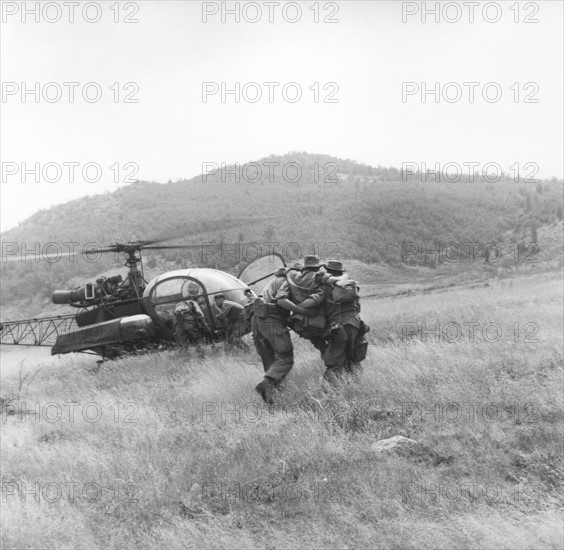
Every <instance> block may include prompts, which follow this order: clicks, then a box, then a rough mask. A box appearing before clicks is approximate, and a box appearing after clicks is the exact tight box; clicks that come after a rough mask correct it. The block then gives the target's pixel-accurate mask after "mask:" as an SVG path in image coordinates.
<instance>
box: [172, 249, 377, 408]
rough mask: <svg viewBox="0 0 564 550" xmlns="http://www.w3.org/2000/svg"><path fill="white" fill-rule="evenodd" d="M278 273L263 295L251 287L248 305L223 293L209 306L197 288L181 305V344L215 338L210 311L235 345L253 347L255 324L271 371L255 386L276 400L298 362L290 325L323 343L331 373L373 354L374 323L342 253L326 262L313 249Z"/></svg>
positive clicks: (177, 315) (348, 370)
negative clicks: (367, 318) (363, 310)
mask: <svg viewBox="0 0 564 550" xmlns="http://www.w3.org/2000/svg"><path fill="white" fill-rule="evenodd" d="M274 275H275V277H274V278H273V279H272V280H271V281H270V282H269V283H268V284H267V285H266V286H265V287H264V288H263V290H262V293H261V294H260V295H259V296H256V295H255V294H254V292H253V291H252V290H250V289H247V290H246V291H245V294H246V296H247V300H248V303H247V304H246V305H245V306H243V305H241V304H239V303H237V302H233V301H230V300H226V299H225V296H224V295H223V294H216V295H215V296H214V300H213V303H212V304H211V311H208V305H207V302H206V300H205V299H204V297H203V296H201V295H198V291H197V289H195V293H194V295H191V296H189V297H188V298H187V299H186V300H182V301H181V302H179V303H178V304H177V305H176V308H175V312H174V321H173V331H174V335H175V338H176V342H177V344H178V345H180V346H184V345H188V344H199V343H200V342H201V341H202V340H206V341H208V342H213V341H214V340H215V339H216V338H215V334H214V332H213V331H212V330H211V329H210V326H209V323H208V322H207V320H206V317H208V318H209V319H213V320H214V324H215V325H216V326H218V327H221V330H222V331H224V336H225V339H226V341H227V343H228V345H232V346H238V347H241V348H243V349H248V346H247V345H246V344H245V343H244V341H243V340H242V337H243V335H245V334H246V333H247V332H249V330H250V331H251V332H252V336H253V341H254V344H255V348H256V350H257V353H258V354H259V356H260V358H261V360H262V364H263V368H264V379H263V380H262V381H261V382H260V383H259V384H258V385H257V386H256V388H255V390H256V391H257V392H258V393H259V395H260V396H261V397H262V398H263V400H264V401H265V402H266V403H269V404H271V403H273V401H274V398H275V396H276V394H277V393H278V392H279V390H280V389H281V383H282V381H283V380H284V379H285V378H286V376H287V375H288V373H289V372H290V371H291V370H292V368H293V366H294V347H293V344H292V340H291V338H290V330H289V329H290V328H291V329H292V330H293V331H294V332H296V333H297V334H298V335H299V336H300V337H302V338H304V339H306V340H309V341H310V342H311V344H312V345H313V346H314V347H315V348H316V349H317V350H318V351H319V353H320V355H321V357H322V359H323V361H324V363H325V367H326V371H325V375H324V378H325V379H326V380H327V381H329V382H332V381H334V380H336V379H338V378H340V377H342V376H343V375H345V374H349V375H353V376H354V375H356V374H358V373H359V372H360V362H361V361H362V360H363V359H364V358H365V357H366V350H367V346H368V344H367V342H366V340H365V339H364V335H365V334H366V332H368V330H369V327H368V326H367V325H365V324H364V322H363V321H362V319H361V318H360V301H359V295H358V286H357V283H356V281H353V280H352V279H350V277H349V276H348V274H347V272H346V270H345V268H344V266H343V264H342V263H341V262H340V261H338V260H328V261H327V263H325V264H322V263H321V262H320V261H319V258H318V257H317V256H314V255H311V256H306V257H305V258H304V260H303V262H302V263H297V264H295V265H294V266H293V267H291V268H280V269H279V270H278V271H277V272H276V273H275V274H274ZM204 312H205V313H204Z"/></svg>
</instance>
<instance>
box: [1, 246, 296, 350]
mask: <svg viewBox="0 0 564 550" xmlns="http://www.w3.org/2000/svg"><path fill="white" fill-rule="evenodd" d="M166 240H170V239H164V241H166ZM161 242H163V240H146V241H130V242H127V243H115V244H113V245H110V246H108V247H105V248H102V249H98V250H96V252H97V253H109V252H113V253H123V254H125V256H126V257H125V263H124V265H125V266H126V267H127V268H128V272H127V276H126V277H125V278H124V277H123V276H122V275H111V276H100V277H98V278H97V279H96V280H95V281H94V282H88V283H85V284H83V285H81V286H79V287H77V288H75V289H73V290H55V291H54V292H53V295H52V301H53V303H55V304H59V305H70V306H71V307H73V308H76V309H77V310H78V312H77V313H76V314H68V315H59V316H52V317H40V318H35V319H24V320H19V321H8V322H3V323H1V324H0V343H1V344H10V345H16V344H21V345H43V346H45V345H51V346H52V347H51V354H52V355H60V354H66V353H71V352H82V353H93V354H96V355H100V356H102V358H103V359H115V358H117V357H120V356H122V355H125V354H131V353H137V352H141V351H147V350H155V349H164V348H167V347H172V346H174V345H175V344H174V342H175V338H174V328H173V327H174V325H173V318H174V310H175V307H176V305H177V304H178V302H180V301H182V300H187V299H193V300H197V301H198V302H199V304H200V305H201V310H202V313H203V314H204V317H205V319H206V321H207V323H208V326H209V327H210V329H211V331H212V335H213V338H214V340H216V341H221V340H222V339H224V338H225V331H224V328H225V327H222V326H221V325H220V324H218V322H217V320H216V318H215V317H214V315H213V314H212V308H211V303H210V299H211V300H213V297H214V295H217V294H220V293H221V294H223V295H224V296H225V298H226V299H227V300H230V301H233V302H237V303H239V304H241V305H243V306H245V305H246V304H247V303H248V302H249V297H248V295H247V294H248V291H249V290H250V291H251V295H254V296H256V294H257V293H260V291H261V289H262V288H263V287H264V285H266V284H267V283H268V281H269V280H270V279H271V278H272V277H273V276H274V273H276V271H277V270H278V269H279V268H280V267H284V266H285V265H286V264H285V260H284V258H283V257H282V256H281V255H280V254H277V253H271V254H269V255H268V256H263V257H261V258H257V259H256V260H254V261H253V262H251V263H250V264H249V265H247V266H246V267H245V268H244V269H243V270H242V271H241V272H240V273H239V274H238V276H237V277H235V276H234V275H231V274H229V273H227V272H225V271H221V270H219V269H212V268H185V269H179V270H175V271H168V272H166V273H163V274H161V275H158V276H157V277H154V278H153V279H151V280H150V281H147V280H146V279H145V276H144V271H143V263H142V250H164V249H179V248H182V249H197V248H200V249H201V246H202V245H198V244H188V245H162V244H159V243H161Z"/></svg>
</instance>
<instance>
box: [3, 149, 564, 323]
mask: <svg viewBox="0 0 564 550" xmlns="http://www.w3.org/2000/svg"><path fill="white" fill-rule="evenodd" d="M298 167H299V168H298ZM258 170H260V172H261V176H260V177H256V175H257V174H258ZM298 170H299V171H301V176H300V175H299V172H298ZM421 179H422V175H421V174H416V175H413V176H410V177H409V178H408V181H405V182H404V181H402V175H401V173H400V172H399V170H398V169H394V168H383V167H376V168H374V167H370V166H366V165H362V164H358V163H355V162H353V161H350V160H344V159H338V158H334V157H329V156H326V155H309V154H306V153H293V154H289V155H285V156H271V157H268V158H265V159H261V160H259V161H257V162H256V163H254V164H252V165H249V166H248V167H247V168H244V167H243V166H238V167H237V166H232V167H228V169H227V170H224V171H221V170H218V171H217V173H215V174H210V175H208V176H206V177H203V176H197V177H194V178H192V179H190V180H182V181H177V182H169V183H166V184H160V183H155V182H152V183H150V182H139V183H136V184H132V185H130V186H127V187H123V188H120V189H119V190H117V191H116V192H114V193H110V194H103V195H93V196H89V197H84V198H82V199H79V200H75V201H71V202H69V203H66V204H63V205H59V206H55V207H53V208H50V209H46V210H42V211H40V212H37V213H36V214H35V215H33V216H32V217H30V218H29V219H28V220H26V221H25V222H23V223H21V224H20V225H19V226H18V227H17V228H14V229H12V230H10V231H6V232H4V233H2V235H1V238H2V242H3V245H4V246H3V250H6V248H5V245H6V243H13V246H15V247H17V248H16V250H21V249H23V247H24V245H23V244H22V243H25V247H26V248H27V249H28V250H29V249H31V250H33V249H35V247H38V250H40V251H42V252H56V251H57V250H60V251H67V250H69V249H70V247H69V245H65V244H64V243H69V242H74V243H78V244H77V245H76V249H77V250H82V247H83V246H84V245H86V244H87V243H96V244H97V245H98V246H104V245H107V244H110V243H112V242H115V241H116V240H119V241H122V242H123V241H127V240H131V239H146V238H154V237H169V236H170V237H175V239H174V240H173V241H172V243H182V244H186V243H208V242H211V243H223V245H220V244H217V245H216V246H215V248H214V246H211V245H210V246H208V247H207V248H204V249H203V250H200V251H182V250H168V251H162V252H160V253H159V252H153V253H152V254H149V255H147V256H146V257H145V259H146V260H147V261H146V265H148V266H149V267H150V268H155V267H157V266H159V267H161V268H162V269H163V270H166V269H171V268H173V267H178V266H182V265H208V266H211V267H218V268H220V269H226V270H230V271H232V272H236V271H237V268H238V266H240V265H241V264H244V263H245V261H246V260H248V259H253V257H254V256H256V255H257V253H258V251H262V252H263V253H267V252H268V250H269V247H271V248H272V247H273V248H274V250H276V251H279V252H283V253H285V254H286V255H287V256H289V257H290V259H296V258H297V256H299V255H303V254H305V253H308V252H311V251H315V252H316V253H318V254H319V255H320V256H321V257H330V256H339V257H341V258H347V259H354V260H358V261H361V262H364V263H365V264H378V265H382V266H388V268H394V269H385V270H384V271H385V273H386V276H388V277H389V278H390V279H391V280H392V281H395V280H396V279H397V278H398V273H399V272H397V270H396V269H395V268H397V269H402V268H404V267H406V264H409V265H410V266H412V267H417V266H421V267H422V271H421V272H417V274H418V276H419V274H423V276H424V278H428V276H427V275H425V273H426V272H428V271H429V270H430V269H434V268H436V267H439V268H440V267H441V265H440V264H441V263H442V260H441V259H439V261H438V262H437V261H435V260H434V259H433V258H432V257H431V256H428V257H427V258H424V257H423V256H422V255H421V254H420V253H414V254H407V255H406V254H405V251H406V246H411V247H412V248H407V250H408V251H413V250H420V249H421V246H422V244H424V245H426V247H427V249H428V250H430V249H432V248H433V247H434V246H435V245H434V243H443V244H446V243H449V242H456V243H468V242H474V243H478V244H479V245H480V246H481V247H482V248H481V249H482V250H483V248H484V247H485V244H487V243H492V242H495V243H505V246H506V248H505V252H504V257H503V258H502V259H501V262H500V263H498V264H497V266H500V265H502V264H503V265H504V266H505V267H510V266H512V265H514V264H516V263H519V262H515V261H514V255H515V253H516V252H515V250H514V249H510V246H511V243H515V242H520V243H529V242H538V244H539V250H538V254H537V252H535V251H534V250H533V249H530V248H529V249H527V247H526V245H525V247H524V248H523V249H522V250H520V258H519V260H522V259H523V258H524V257H526V256H527V252H528V253H533V255H535V256H537V257H538V258H541V257H542V258H543V260H544V261H551V262H556V263H558V262H560V261H561V251H560V248H561V246H560V245H558V244H557V246H556V247H554V246H552V245H551V246H550V247H548V246H544V243H543V242H541V241H540V240H539V235H540V234H543V232H544V233H547V232H548V233H551V230H550V228H551V227H552V228H554V227H559V226H557V225H555V224H557V223H558V222H560V221H561V220H562V189H563V186H562V184H563V182H562V181H557V180H554V179H553V180H551V181H542V182H540V183H538V184H525V183H515V182H514V181H513V180H512V179H511V178H509V177H504V178H502V180H500V181H499V182H497V183H493V184H490V183H484V182H483V181H481V178H478V179H476V181H474V182H473V183H470V182H469V181H467V180H468V178H462V180H461V181H460V182H458V183H447V182H445V181H441V182H439V183H435V182H431V181H427V182H425V183H422V182H421ZM427 179H432V178H430V177H429V176H427ZM465 179H466V181H464V180H465ZM204 180H205V181H204ZM255 180H256V181H255ZM257 216H262V217H267V219H260V220H252V219H251V220H249V219H248V218H254V217H257ZM235 218H247V219H235ZM539 232H540V233H539ZM553 232H554V231H552V233H553ZM552 233H551V234H552ZM559 239H560V242H561V236H560V237H559ZM48 243H56V244H55V245H51V246H50V247H49V246H47V244H48ZM265 243H276V244H270V245H269V244H265ZM402 243H411V244H409V245H407V244H402ZM236 245H237V246H236ZM90 246H93V245H92V244H91V245H90ZM480 246H479V247H478V248H477V249H476V250H479V249H480ZM413 247H415V248H413ZM463 254H465V252H463ZM555 254H556V256H555ZM543 255H544V256H543ZM121 261H122V260H121V259H120V258H116V257H114V256H113V255H111V254H108V255H105V256H103V257H102V258H100V259H99V260H97V261H95V262H88V261H85V260H84V259H76V260H74V261H72V262H71V261H70V260H69V258H66V257H62V258H60V261H52V262H46V261H41V262H39V263H38V262H35V261H31V262H29V261H28V262H26V263H21V262H11V263H2V266H1V270H2V293H1V302H0V304H1V305H2V306H3V309H6V308H8V309H10V310H14V309H16V310H18V311H20V312H21V314H23V312H29V313H30V314H37V312H38V310H41V309H44V307H46V305H45V304H46V303H47V302H48V300H49V297H50V295H51V293H52V291H53V290H54V289H56V288H65V287H67V286H69V285H71V284H73V282H74V281H78V282H80V281H81V280H83V279H85V278H86V279H89V278H91V277H93V276H95V275H96V274H99V273H101V272H104V271H106V270H108V269H110V268H114V267H116V266H120V262H121ZM459 263H460V267H457V268H456V269H457V270H458V271H461V270H464V269H466V267H465V266H463V265H462V263H463V262H459ZM469 263H472V262H469ZM482 263H483V262H482ZM437 264H439V265H437ZM497 266H496V267H497ZM470 267H471V268H473V267H474V266H470ZM412 274H413V273H412ZM399 276H400V278H401V274H400V275H399ZM78 282H77V283H76V284H78ZM3 317H4V318H5V316H4V314H3Z"/></svg>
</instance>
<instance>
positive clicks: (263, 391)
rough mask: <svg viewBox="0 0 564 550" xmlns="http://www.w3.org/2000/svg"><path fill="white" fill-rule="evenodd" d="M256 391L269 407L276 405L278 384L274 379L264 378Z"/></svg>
mask: <svg viewBox="0 0 564 550" xmlns="http://www.w3.org/2000/svg"><path fill="white" fill-rule="evenodd" d="M255 391H256V392H257V393H258V394H259V395H260V396H261V397H262V399H263V401H264V402H265V403H267V404H268V405H272V404H273V403H274V397H275V395H276V393H277V389H276V384H275V383H274V381H273V380H272V378H268V377H267V376H265V377H264V380H263V381H262V382H261V383H260V384H257V386H256V387H255Z"/></svg>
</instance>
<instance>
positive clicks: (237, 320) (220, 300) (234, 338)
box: [214, 294, 249, 349]
mask: <svg viewBox="0 0 564 550" xmlns="http://www.w3.org/2000/svg"><path fill="white" fill-rule="evenodd" d="M214 302H215V305H216V306H217V307H218V308H219V311H220V313H219V314H218V315H217V320H218V321H220V322H221V323H222V324H223V323H225V326H226V336H227V343H228V344H232V345H235V346H237V347H243V348H245V349H248V346H247V345H246V344H243V342H242V341H241V338H242V337H243V336H244V335H245V334H246V333H247V332H248V329H249V324H248V322H247V320H246V319H245V308H244V307H243V306H242V305H241V304H238V303H237V302H232V301H230V300H226V299H225V295H224V294H217V295H216V296H215V297H214Z"/></svg>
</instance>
